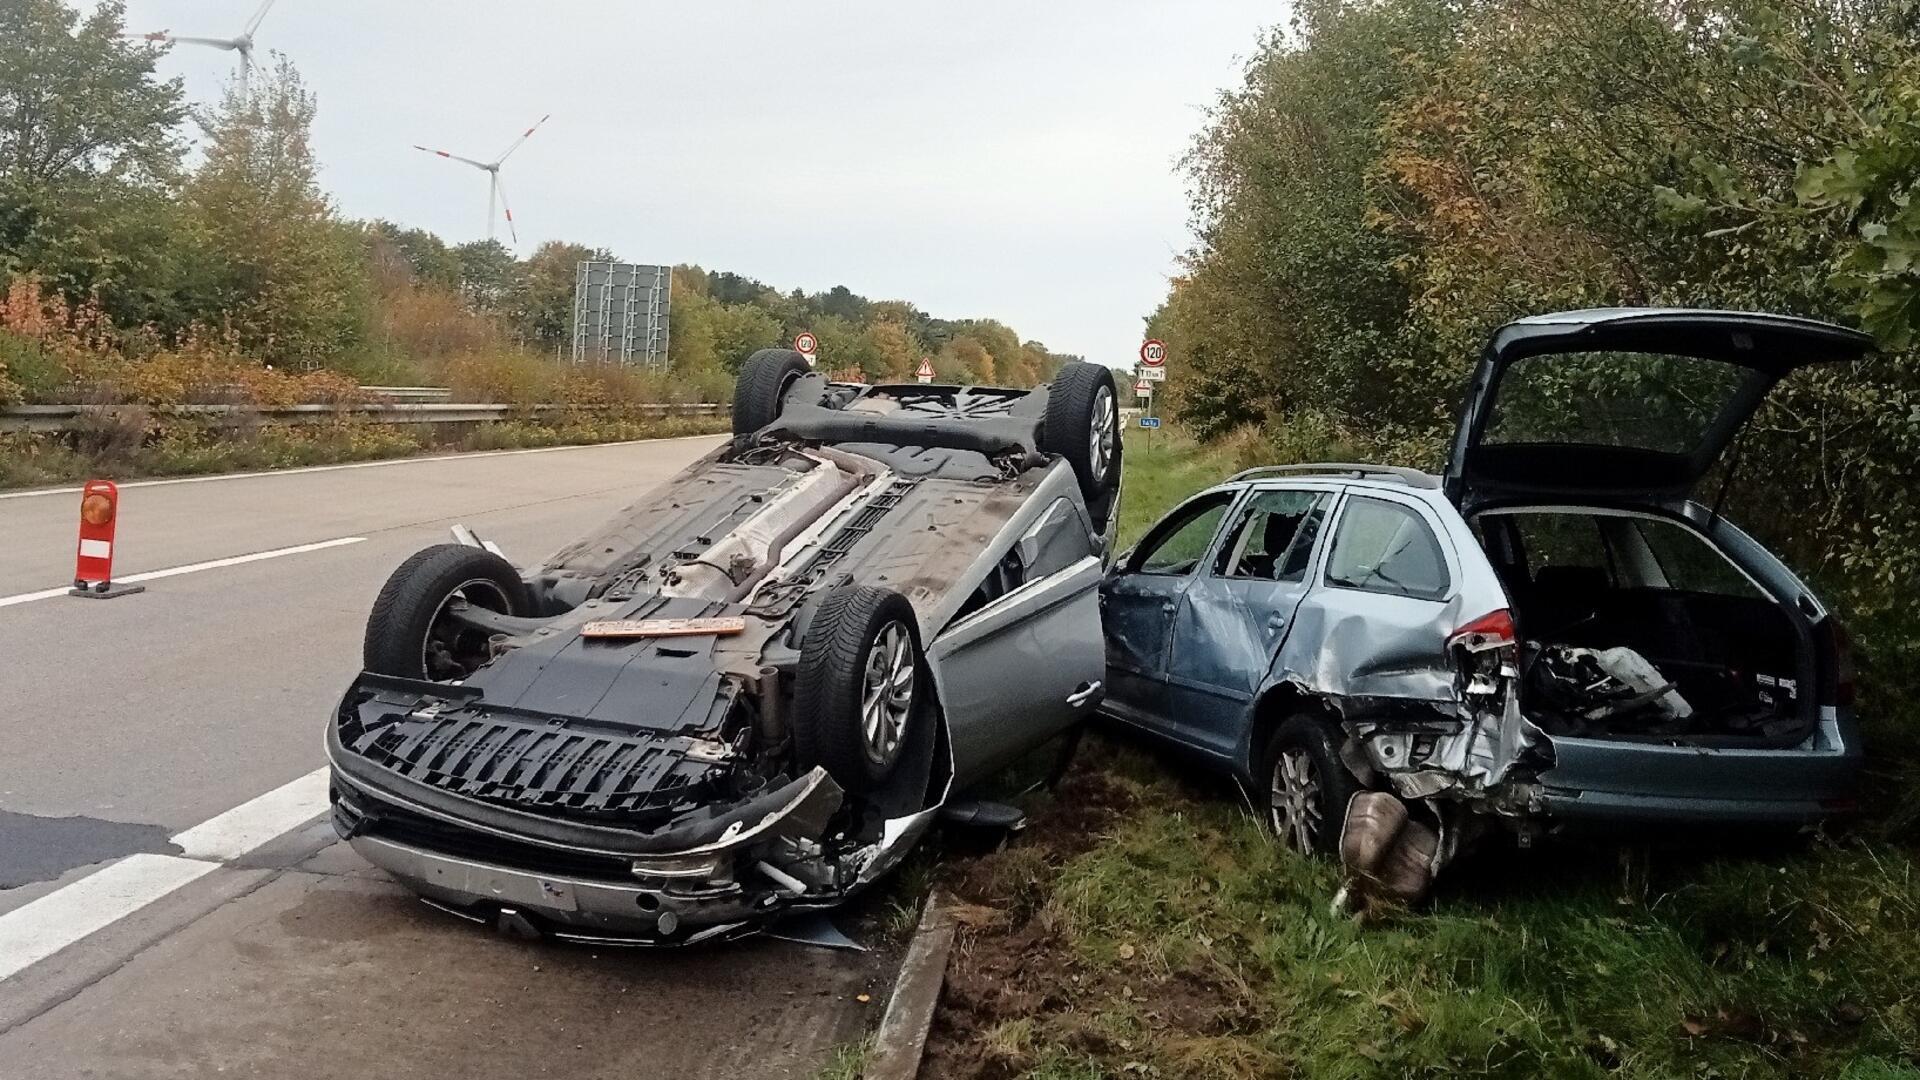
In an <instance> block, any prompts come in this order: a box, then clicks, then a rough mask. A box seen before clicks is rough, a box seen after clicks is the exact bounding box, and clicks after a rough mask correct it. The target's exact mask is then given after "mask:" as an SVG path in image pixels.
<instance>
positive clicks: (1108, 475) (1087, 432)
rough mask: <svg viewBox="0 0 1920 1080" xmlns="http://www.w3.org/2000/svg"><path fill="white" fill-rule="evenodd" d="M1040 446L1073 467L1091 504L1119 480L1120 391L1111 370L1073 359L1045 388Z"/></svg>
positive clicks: (1082, 493) (1081, 491)
mask: <svg viewBox="0 0 1920 1080" xmlns="http://www.w3.org/2000/svg"><path fill="white" fill-rule="evenodd" d="M1040 449H1041V450H1042V451H1044V452H1046V453H1049V454H1058V455H1060V456H1061V457H1062V458H1064V459H1066V462H1067V464H1069V465H1071V466H1073V474H1074V476H1075V477H1077V478H1078V479H1079V481H1080V494H1081V495H1082V496H1084V497H1085V499H1086V501H1087V502H1088V503H1089V504H1091V503H1094V502H1097V501H1098V500H1099V499H1100V497H1101V496H1102V495H1104V494H1106V493H1107V491H1109V490H1110V489H1111V488H1112V487H1113V486H1114V485H1115V484H1118V483H1119V482H1120V394H1119V391H1118V390H1117V389H1116V388H1115V386H1114V382H1113V369H1112V368H1110V367H1107V366H1106V365H1105V364H1089V363H1087V362H1085V361H1080V360H1076V361H1074V362H1073V363H1071V364H1068V365H1067V366H1065V367H1063V368H1061V369H1060V374H1058V375H1056V376H1054V379H1053V383H1052V385H1050V386H1049V387H1048V388H1047V415H1046V419H1045V421H1044V422H1043V423H1042V425H1041V427H1040Z"/></svg>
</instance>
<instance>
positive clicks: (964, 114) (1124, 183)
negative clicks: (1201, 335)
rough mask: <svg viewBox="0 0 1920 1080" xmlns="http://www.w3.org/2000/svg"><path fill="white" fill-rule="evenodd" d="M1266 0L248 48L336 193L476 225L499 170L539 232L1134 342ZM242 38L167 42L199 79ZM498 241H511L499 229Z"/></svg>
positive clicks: (176, 63) (151, 12)
mask: <svg viewBox="0 0 1920 1080" xmlns="http://www.w3.org/2000/svg"><path fill="white" fill-rule="evenodd" d="M256 4H257V0H129V2H128V5H127V8H128V11H127V18H128V23H129V29H131V30H142V31H144V30H152V29H169V30H172V31H173V32H174V33H176V34H185V35H204V36H212V37H229V36H232V35H234V34H237V33H238V32H239V30H240V29H241V27H243V26H244V25H245V23H246V21H247V18H248V17H249V16H250V15H251V14H252V12H253V10H254V8H255V6H256ZM1284 18H1285V8H1284V5H1283V4H1280V3H1273V2H1268V3H1251V2H1243V0H1217V2H1216V0H1208V2H1206V3H1174V2H1171V0H1163V2H1158V3H1147V2H1119V0H1101V2H1093V0H1074V2H1063V0H1021V2H1004V0H986V2H983V0H970V2H967V3H943V4H938V5H935V4H931V3H914V2H902V0H859V2H832V3H828V2H825V0H815V2H812V3H794V2H791V0H789V2H786V3H773V2H751V3H749V2H718V3H712V2H710V3H704V4H700V3H692V4H690V3H674V4H666V3H627V2H612V3H610V2H607V0H601V2H599V3H586V2H573V0H565V2H558V0H539V2H538V3H529V2H527V0H520V2H517V3H507V2H504V0H433V2H428V0H384V2H381V0H279V2H278V3H277V4H276V5H275V6H274V8H273V10H272V11H271V12H270V13H269V14H268V16H267V18H266V21H265V22H264V23H263V24H262V26H261V28H260V30H259V32H258V34H257V35H256V38H257V47H258V48H260V49H261V50H263V51H262V53H261V56H262V57H264V56H265V53H264V50H266V49H276V50H280V51H282V52H284V53H286V54H287V56H289V57H290V58H291V59H292V60H293V62H294V63H295V64H296V65H297V66H298V67H299V68H300V70H301V73H302V75H303V76H304V77H305V78H306V80H307V83H308V85H309V86H310V87H311V88H312V89H313V90H314V91H315V92H316V93H317V94H318V96H319V104H320V115H319V119H318V121H317V123H316V130H315V141H316V143H317V147H316V149H317V152H318V154H319V157H320V159H321V162H322V167H323V173H322V183H323V184H324V185H325V186H326V188H327V189H328V190H329V191H330V192H331V193H332V194H333V196H334V198H335V199H336V200H338V203H339V206H340V209H341V211H342V212H343V213H345V214H347V215H349V216H351V217H356V218H370V217H383V218H388V219H391V220H393V221H397V222H401V223H403V224H407V225H417V226H423V227H425V228H429V229H432V230H433V231H434V232H436V233H439V234H440V235H441V236H443V237H445V238H446V239H448V240H449V241H453V242H459V241H464V240H469V239H475V238H479V237H484V236H485V235H486V194H487V192H486V178H485V176H484V175H483V174H482V173H480V172H478V171H476V170H473V169H471V168H468V167H466V166H461V165H458V164H456V163H452V162H448V161H445V160H442V159H439V158H435V157H430V156H428V155H426V154H421V153H419V152H417V151H415V150H412V149H409V146H410V144H413V143H422V144H425V145H429V146H438V147H441V148H444V149H448V150H451V151H453V152H454V153H458V154H464V155H466V156H469V157H474V158H480V159H490V158H492V157H494V156H495V155H496V154H498V153H499V152H500V151H501V150H502V149H504V148H505V147H506V145H507V144H508V143H510V142H511V141H512V139H513V138H514V136H516V135H517V134H518V133H519V132H520V131H521V130H522V129H524V128H525V127H526V126H527V125H528V124H530V123H531V122H533V121H534V120H537V119H539V117H540V116H541V115H542V114H545V113H551V114H553V118H552V120H550V121H549V122H548V123H547V125H546V126H545V127H544V128H542V129H541V130H540V132H539V133H538V134H537V135H535V136H534V137H533V139H531V140H529V141H528V143H527V144H526V145H525V146H524V147H522V148H521V149H520V150H519V151H518V152H517V153H516V154H515V155H514V156H513V157H512V158H511V159H509V160H508V162H507V165H506V167H505V169H504V170H503V171H502V176H503V183H504V186H505V187H506V189H507V191H508V193H509V195H510V197H511V203H512V205H513V208H514V217H515V220H516V223H517V224H518V226H519V233H520V236H519V245H518V251H519V252H520V253H521V254H522V255H525V254H527V253H530V252H531V251H532V250H533V248H534V247H535V246H536V245H537V244H539V243H540V242H541V241H543V240H548V239H563V240H576V241H580V242H582V243H587V244H592V245H598V246H604V247H608V248H611V249H612V250H613V251H614V252H616V253H617V254H619V255H620V256H621V257H622V258H625V259H629V260H633V261H637V262H668V263H678V262H686V263H698V264H700V265H702V266H705V267H707V268H709V269H724V270H732V271H735V272H738V273H742V274H746V275H749V276H752V277H756V278H759V279H761V280H762V281H765V282H766V283H768V284H770V285H774V286H777V287H779V288H782V289H792V288H795V287H799V288H803V289H806V290H808V291H814V290H821V289H826V288H829V287H831V286H833V285H842V284H844V285H846V286H848V287H849V288H851V289H853V290H854V291H855V292H859V293H862V294H865V295H866V296H869V297H871V298H874V299H904V300H911V301H913V302H914V303H916V304H918V305H920V307H921V308H923V309H924V310H926V311H928V312H930V313H932V314H935V315H939V316H944V317H948V318H963V317H992V318H998V319H1001V320H1002V321H1004V322H1007V323H1008V324H1010V325H1011V326H1013V327H1014V329H1016V330H1018V331H1019V332H1020V333H1021V334H1022V335H1023V336H1024V337H1027V338H1030V339H1037V340H1040V341H1043V342H1045V343H1046V344H1047V345H1048V347H1050V348H1052V349H1054V350H1056V351H1062V352H1075V353H1080V354H1083V355H1085V356H1087V357H1088V358H1090V359H1094V360H1100V361H1104V362H1107V363H1116V364H1117V363H1126V362H1130V361H1131V359H1132V356H1133V353H1134V351H1135V350H1136V349H1137V348H1138V345H1139V341H1140V337H1141V319H1142V317H1143V316H1145V315H1146V314H1147V313H1148V312H1150V311H1151V310H1152V309H1153V307H1154V306H1155V305H1156V304H1157V303H1158V302H1159V300H1160V298H1161V297H1162V295H1163V294H1164V292H1165V289H1166V281H1167V275H1168V274H1169V273H1170V272H1171V271H1172V269H1173V264H1174V258H1175V256H1176V255H1177V254H1178V253H1179V252H1180V251H1181V250H1183V249H1184V248H1185V247H1186V246H1187V244H1188V240H1189V234H1188V231H1187V202H1186V196H1185V184H1184V180H1183V178H1182V177H1181V176H1180V175H1179V174H1178V171H1177V164H1176V163H1177V159H1178V158H1179V156H1180V155H1181V153H1182V152H1183V151H1184V149H1185V148H1186V146H1187V144H1188V141H1189V140H1190V139H1191V137H1192V135H1193V133H1194V132H1195V131H1196V130H1197V129H1198V128H1199V126H1200V124H1201V122H1202V119H1203V112H1204V110H1205V108H1206V107H1207V105H1208V104H1209V103H1210V102H1211V101H1212V100H1213V99H1214V96H1215V95H1216V94H1217V93H1218V91H1219V90H1220V89H1221V88H1222V87H1225V86H1228V85H1230V84H1232V83H1235V82H1237V81H1238V78H1239V72H1240V69H1241V64H1242V62H1243V60H1244V59H1245V57H1247V56H1248V55H1249V54H1250V53H1251V52H1252V51H1253V49H1254V47H1255V44H1256V42H1257V40H1258V37H1259V35H1260V33H1261V31H1262V30H1263V29H1265V28H1266V27H1268V26H1271V25H1273V24H1275V23H1277V22H1280V21H1282V20H1283V19H1284ZM233 65H234V59H233V54H231V53H224V52H217V51H214V50H211V49H206V48H196V47H191V46H187V45H178V46H176V47H175V48H174V51H173V54H172V55H171V56H169V57H167V58H166V59H164V60H163V61H162V62H161V70H162V72H163V73H164V74H168V75H175V74H177V75H180V76H183V77H184V78H185V80H186V86H187V91H188V94H189V95H190V96H191V97H192V98H193V99H194V100H196V101H202V102H204V101H208V100H211V99H212V98H213V97H214V96H215V95H216V94H217V93H218V90H219V86H220V80H221V79H223V78H225V77H227V75H228V74H229V73H230V72H231V71H232V70H233ZM500 238H501V239H502V240H503V241H505V240H506V239H507V236H506V229H505V228H504V225H503V227H502V228H501V230H500Z"/></svg>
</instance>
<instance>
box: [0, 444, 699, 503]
mask: <svg viewBox="0 0 1920 1080" xmlns="http://www.w3.org/2000/svg"><path fill="white" fill-rule="evenodd" d="M725 437H726V436H725V435H724V434H714V435H675V436H672V437H670V438H665V439H628V440H627V441H625V442H610V443H588V444H586V445H585V446H535V447H531V448H529V449H526V450H480V451H476V452H474V453H471V454H436V455H434V456H433V457H407V458H385V459H383V460H380V461H348V462H343V463H341V464H339V465H303V466H301V467H300V468H298V469H265V470H262V471H260V472H240V473H221V474H219V475H217V476H175V477H169V478H168V479H165V480H129V481H127V482H126V483H124V484H120V485H118V486H119V488H120V490H121V491H126V490H127V489H129V488H143V487H168V486H170V485H173V484H210V483H213V482H214V481H216V480H254V479H258V478H260V477H263V476H298V475H300V474H301V473H318V472H339V471H341V470H343V469H383V468H386V467H387V466H389V465H424V464H426V463H428V462H432V461H466V460H469V459H474V458H493V457H512V456H514V455H516V454H558V453H562V452H564V451H568V450H599V449H602V448H605V447H609V446H639V445H640V444H642V443H673V442H691V441H693V440H695V439H721V438H725ZM81 490H82V489H80V488H77V487H57V488H35V489H33V490H32V491H0V501H4V500H6V499H31V498H34V497H35V496H39V495H75V494H78V493H79V492H80V491H81Z"/></svg>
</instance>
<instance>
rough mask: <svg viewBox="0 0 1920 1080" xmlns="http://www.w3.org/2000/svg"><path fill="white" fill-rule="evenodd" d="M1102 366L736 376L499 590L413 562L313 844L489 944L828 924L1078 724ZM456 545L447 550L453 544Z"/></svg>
mask: <svg viewBox="0 0 1920 1080" xmlns="http://www.w3.org/2000/svg"><path fill="white" fill-rule="evenodd" d="M1118 421H1119V413H1118V408H1117V399H1116V397H1115V392H1114V383H1113V377H1112V374H1111V372H1110V371H1109V370H1108V369H1107V368H1105V367H1101V366H1098V365H1093V364H1084V363H1073V364H1069V365H1067V366H1066V367H1065V368H1063V369H1062V370H1061V371H1060V373H1059V374H1058V376H1057V377H1056V378H1055V379H1054V380H1053V381H1052V382H1051V383H1050V384H1048V385H1045V386H1041V387H1039V388H1036V389H1034V390H1031V391H1025V390H1004V389H993V388H983V387H962V386H930V385H917V384H915V385H876V386H867V385H858V384H845V383H832V382H829V381H828V380H826V379H825V378H823V377H821V376H819V375H817V374H814V373H813V372H812V371H811V370H810V369H809V368H808V367H807V364H806V362H805V360H804V359H803V358H802V357H801V356H800V355H799V354H798V353H793V352H789V351H786V350H763V351H762V352H760V353H756V354H755V355H754V356H753V357H752V358H751V359H750V360H749V361H748V362H747V364H746V365H745V366H744V367H743V369H742V372H741V376H740V379H739V383H738V386H737V389H736V392H735V400H734V430H735V435H734V437H733V438H732V440H730V441H729V442H728V443H727V444H725V445H724V446H722V447H721V448H720V449H718V450H717V451H715V452H714V453H712V454H709V455H707V456H706V457H705V458H703V459H702V460H700V461H698V462H696V463H694V464H693V465H692V466H690V467H688V468H687V469H686V470H684V471H683V472H681V473H680V474H679V475H678V476H676V477H675V478H674V479H673V480H671V481H669V482H668V483H667V484H665V485H664V486H662V487H660V488H659V489H657V490H655V491H654V492H652V493H651V494H649V495H647V496H645V497H644V498H642V499H641V500H640V501H639V502H637V503H635V504H633V505H632V506H629V507H627V508H625V509H624V510H622V511H620V513H619V514H618V515H616V516H615V517H614V519H613V520H612V521H611V522H610V523H608V525H607V526H605V527H604V528H603V529H601V530H600V531H599V532H597V533H595V534H593V535H591V536H588V537H585V538H583V539H581V540H580V541H578V542H577V543H574V544H572V545H569V546H568V547H566V548H565V549H563V550H561V551H560V552H558V553H557V554H555V555H554V556H553V557H552V558H550V559H549V560H547V562H546V563H544V564H543V565H541V566H538V567H535V568H533V569H530V570H527V571H525V572H521V571H518V570H516V569H515V568H514V567H513V566H512V565H510V564H509V563H508V562H507V561H506V560H505V559H504V558H502V557H501V556H500V555H499V554H498V553H497V552H495V551H491V550H488V549H487V548H486V547H484V546H479V545H475V544H446V545H440V546H437V547H432V548H428V549H426V550H425V551H422V552H419V553H418V554H416V555H414V556H413V557H412V558H410V559H408V560H407V561H406V562H405V563H404V564H402V565H401V567H400V568H399V569H398V570H396V571H395V572H394V574H393V576H392V577H391V578H390V579H389V581H388V582H387V584H386V587H385V588H384V589H382V591H381V593H380V596H379V598H378V600H377V601H376V602H375V604H374V607H373V612H372V615H371V617H370V618H369V621H368V626H367V637H366V649H365V667H366V671H365V673H363V674H362V675H361V676H360V677H359V678H358V679H356V680H355V682H354V683H353V685H352V687H351V688H350V689H349V690H348V691H347V693H346V696H345V698H344V699H343V700H342V701H341V703H340V705H339V708H338V709H337V711H336V713H335V715H334V717H333V719H332V721H331V722H330V723H329V725H328V730H327V740H326V744H327V754H328V759H329V761H330V762H331V764H332V772H333V786H332V797H333V821H334V827H335V829H336V830H337V831H338V832H339V833H340V835H341V836H342V837H344V838H346V839H347V840H348V841H349V842H350V843H351V844H352V846H353V848H354V849H355V850H356V851H358V852H359V853H360V854H361V855H363V856H364V857H366V858H367V859H368V860H370V861H371V862H373V863H375V864H376V865H378V866H380V867H382V868H384V869H385V870H386V871H387V872H389V873H391V874H392V875H393V876H395V877H396V878H398V879H400V880H401V881H403V882H405V883H406V884H408V885H409V886H411V887H412V888H413V889H414V890H415V891H417V892H418V893H419V894H420V895H421V896H422V897H423V898H425V899H427V900H428V901H430V902H432V903H434V904H436V905H438V906H442V907H445V908H447V909H449V910H452V911H454V912H456V913H458V914H462V915H467V916H470V917H473V918H476V919H479V920H482V921H487V922H492V923H496V924H497V925H499V926H501V927H502V928H503V929H509V930H514V931H518V932H523V933H547V934H552V935H554V936H558V937H569V938H575V939H587V940H600V939H619V940H621V941H630V942H641V943H658V944H678V943H686V942H692V941H698V940H704V939H709V938H714V937H718V936H724V935H728V934H731V933H735V932H739V931H742V930H745V929H749V928H751V927H753V926H755V925H758V924H760V923H761V922H763V921H764V920H766V919H767V918H768V917H770V916H772V915H774V914H777V913H780V912H785V911H792V910H795V909H807V908H822V907H828V906H832V905H835V904H838V903H839V902H841V901H843V900H845V899H846V898H847V897H849V896H851V895H852V894H853V893H855V892H857V891H858V890H859V889H861V888H862V887H864V886H866V885H868V884H869V883H871V882H873V881H874V880H875V879H876V878H877V877H879V876H880V875H881V874H883V873H885V872H886V871H887V870H888V869H889V868H890V867H892V866H893V865H895V864H896V863H897V862H898V861H899V859H900V858H901V857H902V856H904V855H905V853H906V852H907V850H908V849H909V848H910V847H911V846H912V844H913V843H914V842H915V841H916V840H917V839H918V838H919V837H920V836H921V835H922V833H923V832H924V831H925V830H926V829H927V827H928V826H929V824H930V823H931V821H932V819H933V817H934V815H935V814H936V813H937V812H938V811H939V810H940V809H941V808H942V807H943V806H945V805H947V803H948V801H949V799H950V797H952V796H953V795H954V793H956V792H959V791H962V790H964V789H965V788H966V787H967V786H968V785H970V784H972V783H974V782H975V781H977V780H979V779H981V778H983V777H985V776H988V775H990V774H992V773H993V772H995V771H996V770H998V769H999V768H1001V767H1002V766H1004V765H1005V764H1006V763H1008V762H1009V761H1011V760H1012V759H1014V758H1016V757H1018V756H1020V755H1021V754H1022V753H1024V752H1026V751H1028V750H1030V749H1032V748H1034V747H1036V746H1039V745H1041V744H1043V743H1045V742H1047V741H1048V740H1050V739H1052V738H1054V737H1055V736H1058V735H1061V734H1062V733H1064V732H1067V731H1069V729H1072V728H1073V727H1074V726H1075V725H1076V724H1077V723H1078V722H1079V721H1080V720H1081V719H1083V718H1084V717H1085V716H1086V715H1087V714H1088V713H1090V712H1091V710H1092V709H1093V708H1094V707H1095V706H1096V705H1097V704H1098V702H1099V699H1100V697H1101V695H1102V690H1103V688H1102V680H1103V679H1104V663H1103V656H1102V645H1101V640H1100V621H1099V614H1098V608H1097V587H1098V585H1099V582H1100V575H1101V562H1102V558H1103V556H1104V554H1105V552H1106V550H1107V547H1108V543H1109V538H1110V537H1111V534H1112V529H1113V524H1114V518H1115V511H1116V508H1117V502H1118V498H1119V486H1120V481H1119V476H1120V455H1121V446H1120V441H1119V437H1118V436H1119V432H1118ZM468 539H471V537H468Z"/></svg>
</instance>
